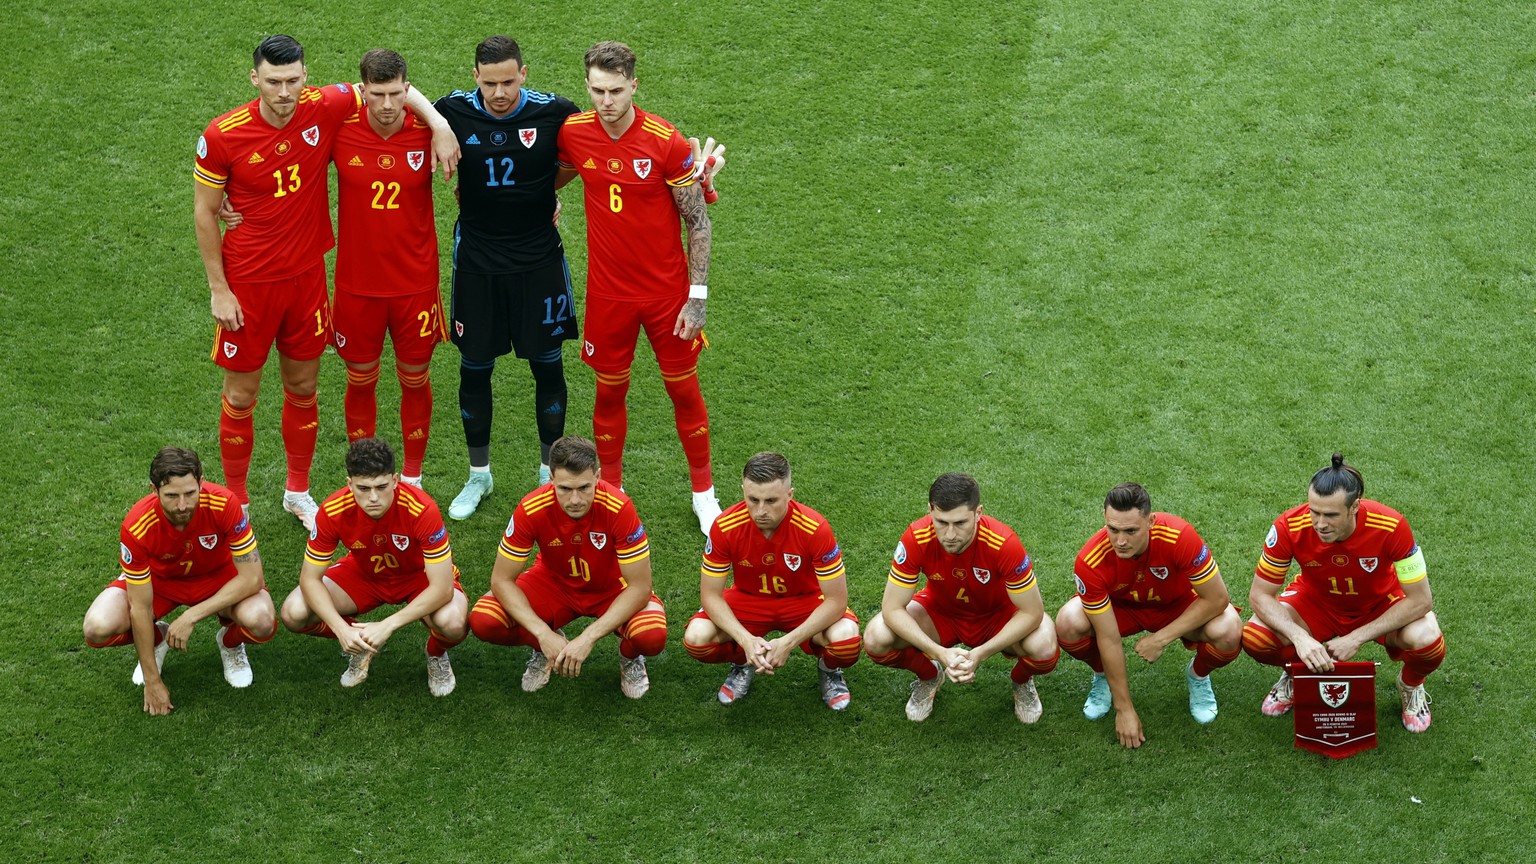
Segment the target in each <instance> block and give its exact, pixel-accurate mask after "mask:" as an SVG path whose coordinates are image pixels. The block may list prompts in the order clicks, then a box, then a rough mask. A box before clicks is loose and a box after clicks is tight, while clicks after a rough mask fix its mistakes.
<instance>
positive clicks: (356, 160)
mask: <svg viewBox="0 0 1536 864" xmlns="http://www.w3.org/2000/svg"><path fill="white" fill-rule="evenodd" d="M347 164H348V165H350V166H352V167H353V168H361V167H363V160H361V159H359V158H357V157H356V156H353V157H352V161H351V162H348V163H347Z"/></svg>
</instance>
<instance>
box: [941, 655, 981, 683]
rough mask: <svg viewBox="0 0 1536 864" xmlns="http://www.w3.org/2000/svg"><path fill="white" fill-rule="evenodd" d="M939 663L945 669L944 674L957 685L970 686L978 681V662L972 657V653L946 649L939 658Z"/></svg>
mask: <svg viewBox="0 0 1536 864" xmlns="http://www.w3.org/2000/svg"><path fill="white" fill-rule="evenodd" d="M939 663H940V664H941V665H943V667H944V674H945V675H948V676H949V680H951V681H953V682H955V683H956V684H969V683H971V682H972V681H974V680H976V661H975V660H974V659H973V658H972V657H971V652H969V651H967V650H965V649H964V648H945V649H944V653H943V654H942V655H940V656H939Z"/></svg>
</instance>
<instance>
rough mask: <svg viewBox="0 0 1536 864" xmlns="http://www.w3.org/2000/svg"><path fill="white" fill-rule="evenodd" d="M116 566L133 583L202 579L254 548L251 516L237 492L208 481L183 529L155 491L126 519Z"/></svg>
mask: <svg viewBox="0 0 1536 864" xmlns="http://www.w3.org/2000/svg"><path fill="white" fill-rule="evenodd" d="M120 536H121V544H120V546H121V548H120V550H119V552H120V558H119V560H118V564H119V565H120V566H121V567H122V568H123V576H124V577H125V578H127V580H128V582H130V583H131V584H134V585H143V584H144V583H146V582H149V581H150V579H151V578H154V579H201V578H203V577H205V576H211V575H214V574H215V573H217V572H218V571H220V570H223V569H225V568H228V567H232V566H234V557H235V556H236V555H244V554H246V553H247V552H250V551H251V550H252V549H255V548H256V535H255V534H254V533H252V531H251V523H250V520H248V519H246V518H245V514H244V512H243V511H242V510H241V509H240V502H239V501H238V500H237V499H236V498H235V494H234V493H233V492H231V491H229V490H228V489H225V488H224V487H223V486H220V485H218V484H216V483H209V482H208V481H206V480H204V481H203V485H202V489H200V490H199V491H198V495H197V510H196V511H195V512H194V513H193V514H192V521H191V522H188V523H187V527H185V528H182V529H180V530H178V529H176V528H173V527H171V522H170V520H169V519H167V518H166V516H165V511H164V510H162V509H160V499H159V498H158V497H156V496H155V495H154V494H153V493H151V494H149V495H145V496H144V497H143V498H140V499H139V502H138V503H137V504H134V505H133V507H132V508H130V509H129V510H128V515H127V516H126V517H125V518H124V519H123V528H122V532H121V535H120Z"/></svg>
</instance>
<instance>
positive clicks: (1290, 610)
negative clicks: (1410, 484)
mask: <svg viewBox="0 0 1536 864" xmlns="http://www.w3.org/2000/svg"><path fill="white" fill-rule="evenodd" d="M1364 494H1365V479H1364V478H1362V477H1361V476H1360V472H1359V471H1356V470H1355V468H1354V467H1353V466H1351V465H1349V464H1347V463H1346V462H1345V461H1344V456H1343V454H1341V453H1335V454H1333V460H1332V464H1330V465H1329V466H1328V467H1327V468H1324V469H1322V470H1321V471H1318V472H1317V473H1316V474H1314V475H1312V482H1311V484H1310V485H1309V486H1308V488H1307V503H1305V504H1301V505H1298V506H1296V507H1292V508H1291V509H1290V510H1287V511H1285V512H1284V513H1281V514H1280V515H1279V516H1278V517H1277V518H1276V519H1275V524H1273V525H1271V526H1270V528H1269V536H1267V537H1266V538H1265V539H1264V550H1263V552H1262V553H1261V554H1260V556H1259V565H1258V568H1257V570H1256V571H1255V573H1254V577H1253V587H1252V588H1250V589H1249V590H1248V598H1249V600H1250V601H1251V602H1252V603H1253V612H1254V615H1253V617H1252V618H1250V619H1249V620H1248V623H1247V624H1246V625H1245V626H1244V627H1243V650H1245V651H1247V652H1248V654H1249V656H1251V657H1253V659H1255V660H1257V661H1259V662H1260V663H1267V664H1269V665H1271V666H1283V664H1285V663H1287V662H1295V661H1297V660H1300V662H1303V663H1306V664H1307V668H1308V669H1310V670H1312V671H1313V672H1327V671H1329V670H1331V669H1332V668H1333V664H1334V663H1335V662H1343V661H1345V660H1349V659H1351V658H1353V657H1354V656H1355V654H1356V653H1358V652H1359V651H1360V647H1361V646H1362V645H1364V644H1365V643H1367V642H1370V641H1376V642H1380V643H1381V644H1382V645H1384V646H1386V649H1387V656H1388V657H1389V658H1391V659H1393V660H1401V661H1403V671H1402V674H1401V676H1400V677H1399V678H1398V679H1397V690H1398V695H1399V696H1400V697H1401V699H1402V703H1403V728H1405V729H1407V730H1408V731H1409V732H1423V731H1424V730H1426V729H1428V728H1429V720H1430V715H1429V694H1428V693H1426V692H1425V691H1424V679H1425V677H1427V676H1428V675H1429V673H1431V672H1433V671H1435V670H1436V669H1438V668H1440V663H1441V661H1443V660H1444V659H1445V637H1443V636H1442V635H1441V634H1440V622H1439V620H1438V619H1436V617H1435V612H1434V608H1435V600H1434V597H1433V595H1431V594H1430V591H1429V576H1428V575H1427V573H1426V571H1425V567H1424V553H1423V552H1422V551H1420V549H1419V545H1418V543H1417V542H1415V541H1414V539H1413V530H1412V529H1411V528H1409V527H1408V520H1407V519H1404V518H1403V515H1402V514H1401V513H1398V512H1397V511H1396V510H1393V509H1392V508H1390V507H1388V506H1386V505H1384V504H1382V503H1381V502H1379V501H1372V500H1370V499H1369V498H1363V497H1361V496H1363V495H1364ZM1292 561H1294V562H1296V563H1297V564H1299V565H1300V572H1299V573H1298V574H1297V575H1296V578H1295V579H1294V580H1292V582H1291V583H1290V585H1288V586H1287V585H1286V584H1285V576H1286V573H1287V571H1289V570H1290V567H1291V562H1292ZM1282 589H1284V590H1282ZM1295 701H1296V700H1295V697H1294V695H1293V692H1292V688H1291V676H1290V674H1289V673H1285V672H1282V673H1281V674H1280V680H1279V681H1277V682H1275V686H1274V687H1273V688H1272V689H1271V690H1270V691H1269V695H1268V696H1266V697H1265V698H1264V704H1263V705H1262V706H1261V708H1262V710H1263V712H1264V713H1265V714H1267V715H1269V716H1270V717H1279V716H1281V715H1283V714H1286V713H1287V712H1289V711H1290V710H1291V708H1292V707H1293V706H1294V705H1295Z"/></svg>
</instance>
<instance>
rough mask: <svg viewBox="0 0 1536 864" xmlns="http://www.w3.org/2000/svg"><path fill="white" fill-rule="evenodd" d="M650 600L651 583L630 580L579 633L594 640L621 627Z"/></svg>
mask: <svg viewBox="0 0 1536 864" xmlns="http://www.w3.org/2000/svg"><path fill="white" fill-rule="evenodd" d="M650 600H651V584H650V582H649V581H647V582H646V583H645V584H643V585H642V584H640V583H637V582H631V583H630V584H629V587H628V588H625V589H624V590H623V591H622V592H620V593H619V596H617V597H615V598H613V602H612V603H609V604H608V609H607V611H605V612H604V613H603V614H601V615H599V616H597V619H596V620H594V621H593V622H592V623H591V624H588V625H587V627H586V629H585V630H583V631H581V635H583V636H585V637H587V638H588V639H590V640H592V641H593V642H596V641H597V640H599V639H601V638H603V637H604V636H607V635H608V634H609V633H612V632H613V631H615V630H617V629H619V628H620V627H623V626H624V623H625V622H626V621H628V620H629V619H631V618H633V617H635V616H636V615H638V614H640V610H641V609H644V608H645V604H647V603H649V602H650Z"/></svg>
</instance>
